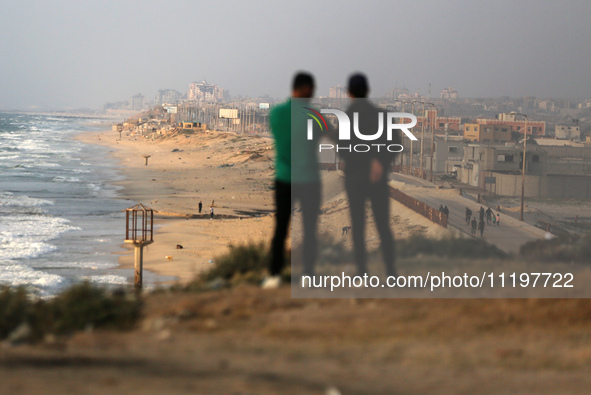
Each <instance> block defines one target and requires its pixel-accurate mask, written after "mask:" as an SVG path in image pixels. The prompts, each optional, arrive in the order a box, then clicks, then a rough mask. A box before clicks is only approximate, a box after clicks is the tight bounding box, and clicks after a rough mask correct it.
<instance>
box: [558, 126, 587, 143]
mask: <svg viewBox="0 0 591 395" xmlns="http://www.w3.org/2000/svg"><path fill="white" fill-rule="evenodd" d="M554 137H555V138H557V139H560V140H580V139H581V129H580V128H579V126H575V125H572V126H568V125H556V128H555V129H554Z"/></svg>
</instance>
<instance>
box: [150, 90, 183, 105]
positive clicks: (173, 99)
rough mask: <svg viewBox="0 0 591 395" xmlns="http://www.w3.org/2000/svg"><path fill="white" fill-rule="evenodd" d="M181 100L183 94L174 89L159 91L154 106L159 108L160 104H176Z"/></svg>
mask: <svg viewBox="0 0 591 395" xmlns="http://www.w3.org/2000/svg"><path fill="white" fill-rule="evenodd" d="M182 98H183V94H182V93H181V92H179V91H176V90H174V89H159V90H158V93H157V94H156V97H155V98H154V104H155V105H157V106H160V105H162V104H165V103H166V104H176V103H177V102H178V101H180V100H181V99H182Z"/></svg>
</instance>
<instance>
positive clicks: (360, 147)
mask: <svg viewBox="0 0 591 395" xmlns="http://www.w3.org/2000/svg"><path fill="white" fill-rule="evenodd" d="M305 108H306V110H309V111H310V112H309V113H308V115H309V116H310V117H311V118H310V119H308V123H307V132H308V133H307V138H308V140H312V139H313V136H314V134H313V133H314V132H313V130H314V121H316V123H317V124H318V126H319V127H320V130H321V131H325V130H327V129H328V123H327V122H326V119H325V118H324V117H323V116H322V114H332V115H334V116H336V118H337V122H338V140H339V141H349V140H351V120H350V119H349V116H348V115H347V113H345V112H344V111H341V110H335V109H321V110H320V112H318V111H316V110H315V109H313V108H310V107H305ZM384 115H385V116H384ZM384 118H385V119H386V127H385V129H386V139H387V141H392V139H393V138H392V136H393V133H394V132H395V131H397V130H401V131H402V132H403V133H404V134H405V135H406V136H407V137H408V138H409V139H411V140H413V141H417V140H418V139H417V138H416V137H415V136H414V135H413V134H412V133H411V132H410V131H409V129H410V128H412V127H414V126H415V125H416V124H417V118H416V117H415V116H414V115H413V114H409V113H406V112H387V113H383V112H380V113H378V130H377V131H376V132H375V133H373V134H363V133H361V131H360V130H359V113H357V112H354V113H353V133H354V135H355V137H356V139H358V140H362V141H375V140H378V139H380V138H381V137H382V135H383V133H384ZM403 119H410V120H411V122H410V123H398V122H401V121H402V120H403ZM335 148H336V150H337V152H338V151H343V150H345V151H349V152H351V151H354V152H368V151H370V150H372V149H375V150H376V151H378V152H379V151H380V149H381V148H385V149H387V150H388V151H389V152H401V151H402V150H403V149H404V148H403V146H402V145H400V144H355V145H346V146H340V145H337V146H336V147H335V145H333V144H319V151H320V152H322V150H332V149H335Z"/></svg>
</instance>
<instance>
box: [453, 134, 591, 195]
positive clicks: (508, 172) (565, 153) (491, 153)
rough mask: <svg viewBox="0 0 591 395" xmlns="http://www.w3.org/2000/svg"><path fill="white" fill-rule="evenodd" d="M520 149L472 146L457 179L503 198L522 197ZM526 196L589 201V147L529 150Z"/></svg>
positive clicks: (533, 147)
mask: <svg viewBox="0 0 591 395" xmlns="http://www.w3.org/2000/svg"><path fill="white" fill-rule="evenodd" d="M522 160H523V150H522V148H521V146H520V145H506V146H500V145H496V146H492V145H480V144H472V145H470V146H468V147H467V148H465V149H464V159H463V163H462V166H461V168H460V171H459V172H458V179H459V180H460V181H462V182H464V183H466V184H469V185H473V186H478V187H480V188H483V189H486V190H487V191H489V192H492V193H495V194H497V195H502V196H521V182H522V166H523V162H522ZM525 161H526V162H525V196H526V197H548V198H577V199H588V198H591V147H571V146H562V147H561V146H535V145H534V146H532V147H528V148H527V151H526V159H525Z"/></svg>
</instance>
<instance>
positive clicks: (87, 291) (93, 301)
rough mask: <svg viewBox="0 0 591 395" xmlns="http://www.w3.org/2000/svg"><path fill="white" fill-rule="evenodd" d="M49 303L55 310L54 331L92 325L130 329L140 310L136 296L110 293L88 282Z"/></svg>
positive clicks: (71, 329) (93, 326)
mask: <svg viewBox="0 0 591 395" xmlns="http://www.w3.org/2000/svg"><path fill="white" fill-rule="evenodd" d="M48 307H49V308H50V309H51V310H52V313H53V319H54V322H53V328H54V331H55V332H56V333H60V334H62V333H71V332H75V331H79V330H83V329H86V328H89V327H90V328H107V329H119V330H126V329H131V328H132V327H133V325H134V324H135V322H136V321H137V320H138V318H140V313H141V303H140V301H139V300H138V299H137V298H135V297H133V296H131V295H126V293H125V292H123V291H115V292H112V293H111V292H109V291H107V290H106V289H105V288H100V287H95V286H92V285H90V283H88V282H84V283H82V284H80V285H75V286H73V287H71V288H69V289H67V290H66V291H65V292H63V293H62V294H60V295H59V296H57V297H56V298H55V299H53V300H52V301H51V303H50V304H49V306H48Z"/></svg>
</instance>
